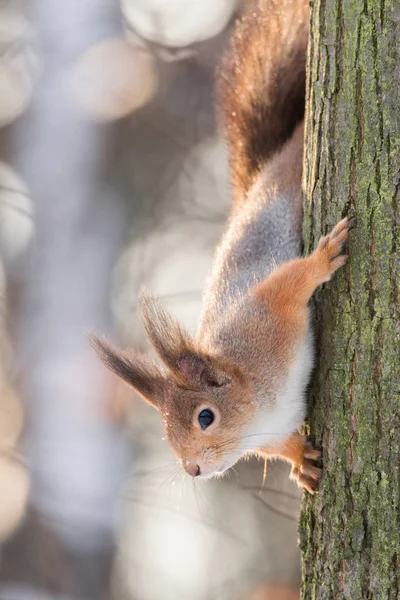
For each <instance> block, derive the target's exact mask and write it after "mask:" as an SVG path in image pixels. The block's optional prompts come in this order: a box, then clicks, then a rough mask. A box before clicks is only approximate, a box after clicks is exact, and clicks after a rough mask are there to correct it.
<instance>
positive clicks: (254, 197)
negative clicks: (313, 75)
mask: <svg viewBox="0 0 400 600" xmlns="http://www.w3.org/2000/svg"><path fill="white" fill-rule="evenodd" d="M308 34H309V6H308V0H259V1H258V3H257V5H256V7H254V6H252V8H251V10H249V11H248V12H247V13H245V14H244V15H243V16H242V17H241V18H240V19H239V21H238V23H237V24H236V28H235V31H234V33H233V35H232V39H231V44H230V48H229V49H228V51H227V53H226V55H225V57H224V58H223V60H222V63H221V66H220V68H219V72H218V76H217V85H216V95H217V103H218V108H219V111H220V114H221V119H222V124H223V128H224V131H225V138H226V141H227V146H228V150H229V163H230V170H231V181H232V193H233V203H232V210H231V215H230V219H229V222H228V226H227V230H226V232H225V234H224V236H223V239H222V241H221V243H220V245H219V248H218V249H217V252H216V257H215V261H214V265H213V268H212V271H211V275H210V279H209V282H208V285H207V288H206V291H205V294H204V299H203V307H202V312H201V317H200V325H199V328H198V331H197V334H196V336H195V337H192V336H191V335H190V334H189V333H188V332H187V331H185V330H184V329H183V328H182V327H181V326H180V324H179V323H178V322H176V321H175V319H174V318H172V316H170V315H169V314H168V313H167V312H166V310H165V309H164V308H163V306H162V305H161V303H160V300H159V299H157V298H154V297H150V296H147V295H143V297H142V311H143V318H144V325H145V329H146V332H147V336H148V338H149V340H150V342H151V344H152V346H153V348H154V350H155V352H156V353H157V355H158V357H159V358H160V359H161V363H162V366H159V365H158V364H155V363H154V362H153V361H152V360H151V359H149V358H148V357H147V356H144V355H141V354H139V353H136V352H134V351H132V350H122V349H119V348H117V347H115V346H113V345H111V344H110V343H108V342H107V341H105V340H103V339H100V338H98V337H97V336H94V337H93V338H92V343H93V346H94V348H95V350H96V351H97V353H98V355H99V356H100V358H101V359H102V360H103V362H104V363H105V364H106V366H107V367H108V368H109V369H111V371H113V372H114V373H115V374H116V375H117V376H119V377H120V378H122V379H123V380H124V381H125V382H127V383H128V384H129V385H130V386H131V387H133V388H134V389H135V390H136V391H137V392H138V393H139V394H140V395H141V396H142V397H143V398H144V399H145V400H147V402H149V403H150V404H152V405H153V406H154V407H155V408H156V409H157V410H159V411H160V413H161V416H162V420H163V423H164V429H165V437H166V439H167V442H168V444H169V446H170V448H171V449H172V451H173V452H174V454H175V455H176V456H177V458H178V459H179V461H180V463H181V465H182V467H183V468H184V469H185V471H187V473H188V474H189V475H191V476H192V477H197V476H199V477H206V478H207V477H211V476H213V475H217V474H221V473H223V472H225V471H227V470H228V469H229V468H230V467H232V466H233V465H234V464H235V463H236V462H237V461H238V460H239V459H241V458H242V457H244V456H246V455H259V456H263V457H267V458H268V457H278V458H281V459H283V460H285V461H287V462H289V463H291V465H292V469H291V478H292V479H294V480H295V481H297V483H298V484H299V486H300V487H303V488H305V489H307V490H308V491H309V492H311V493H314V492H315V491H316V489H317V488H318V483H319V480H320V477H321V469H320V468H319V467H317V466H316V464H315V463H316V461H317V460H318V459H319V458H320V452H319V451H318V450H316V449H314V448H313V446H312V445H311V443H310V442H309V441H308V440H307V438H306V437H305V436H303V435H301V434H300V433H299V427H300V426H301V425H302V422H303V420H304V417H305V412H306V400H305V391H306V387H307V384H308V381H309V378H310V374H311V370H312V366H313V341H312V331H311V326H310V315H309V308H308V301H309V299H310V298H311V296H312V294H313V293H314V291H315V289H316V288H317V287H318V286H319V285H321V284H322V283H324V282H326V281H328V280H329V279H330V278H331V277H332V275H333V274H334V273H335V271H336V270H337V269H339V268H340V267H341V266H343V265H344V264H345V263H346V261H347V258H348V257H347V255H344V254H342V253H341V250H342V246H343V244H344V242H345V240H346V239H347V237H348V233H349V230H350V228H351V226H352V224H353V222H354V220H353V219H351V218H344V219H343V220H341V221H340V222H339V223H338V224H337V225H336V227H335V228H334V229H333V230H332V231H331V232H330V233H329V234H328V235H327V236H325V237H322V238H321V240H320V241H319V243H318V246H317V248H316V250H315V251H314V252H313V253H312V254H310V255H309V256H307V257H301V243H302V238H301V216H302V207H301V182H302V159H303V137H304V108H305V80H306V75H305V68H306V51H307V44H308Z"/></svg>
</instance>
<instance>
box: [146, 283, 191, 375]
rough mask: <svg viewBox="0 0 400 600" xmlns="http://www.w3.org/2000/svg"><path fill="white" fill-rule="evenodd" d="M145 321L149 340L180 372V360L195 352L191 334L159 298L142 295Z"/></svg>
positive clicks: (167, 361)
mask: <svg viewBox="0 0 400 600" xmlns="http://www.w3.org/2000/svg"><path fill="white" fill-rule="evenodd" d="M141 303H142V311H143V322H144V326H145V329H146V333H147V335H148V337H149V340H150V342H151V344H152V346H153V348H154V350H155V351H156V352H157V354H158V356H159V357H160V358H161V360H162V361H163V363H164V364H165V365H166V366H167V367H168V368H169V369H170V370H171V371H172V372H173V373H174V374H179V368H178V366H177V365H178V360H179V358H180V357H181V356H183V355H185V354H191V353H192V352H193V348H194V343H193V340H192V338H191V337H190V335H189V334H188V333H187V331H185V330H184V329H183V328H182V327H181V326H180V325H179V323H178V322H177V321H175V319H173V318H172V317H171V315H169V314H168V313H167V312H166V310H165V309H164V307H163V306H162V305H161V303H160V300H159V299H158V298H154V297H151V296H147V295H145V294H144V293H142V295H141Z"/></svg>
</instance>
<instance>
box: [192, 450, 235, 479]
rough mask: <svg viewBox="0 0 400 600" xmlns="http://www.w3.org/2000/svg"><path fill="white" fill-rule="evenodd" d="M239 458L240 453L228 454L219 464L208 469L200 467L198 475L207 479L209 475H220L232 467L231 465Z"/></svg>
mask: <svg viewBox="0 0 400 600" xmlns="http://www.w3.org/2000/svg"><path fill="white" fill-rule="evenodd" d="M241 458H242V455H238V456H230V457H229V458H227V460H224V462H223V463H221V464H220V465H217V466H215V467H212V468H208V469H207V468H205V469H204V470H203V469H201V471H200V475H199V477H202V478H203V479H209V478H210V477H214V476H218V475H222V474H223V473H226V471H228V470H229V469H230V468H231V467H233V465H235V464H236V463H237V462H238V460H240V459H241Z"/></svg>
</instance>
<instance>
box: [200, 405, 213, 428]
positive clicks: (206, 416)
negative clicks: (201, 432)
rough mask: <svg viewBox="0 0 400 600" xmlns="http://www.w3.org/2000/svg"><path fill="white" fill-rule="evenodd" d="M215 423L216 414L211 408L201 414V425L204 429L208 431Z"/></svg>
mask: <svg viewBox="0 0 400 600" xmlns="http://www.w3.org/2000/svg"><path fill="white" fill-rule="evenodd" d="M213 421H214V413H213V411H212V410H210V409H209V408H205V409H204V410H202V411H201V413H200V414H199V425H200V427H201V428H202V429H207V427H209V426H210V425H211V423H212V422H213Z"/></svg>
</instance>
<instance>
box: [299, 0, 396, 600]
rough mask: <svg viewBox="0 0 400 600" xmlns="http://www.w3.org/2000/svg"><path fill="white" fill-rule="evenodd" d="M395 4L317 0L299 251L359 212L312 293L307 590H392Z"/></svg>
mask: <svg viewBox="0 0 400 600" xmlns="http://www.w3.org/2000/svg"><path fill="white" fill-rule="evenodd" d="M399 33H400V5H399V3H398V2H396V0H388V1H385V0H346V1H343V0H316V1H315V2H313V8H312V18H311V38H310V50H309V63H308V67H309V69H308V100H307V117H306V150H305V174H304V178H305V179H304V180H305V204H304V241H305V250H306V251H311V250H312V249H313V248H314V247H315V245H316V242H317V240H318V238H319V236H320V235H321V234H323V233H326V232H327V231H328V230H329V229H330V228H331V227H332V226H333V225H334V224H335V223H336V222H337V221H338V220H339V219H340V218H341V217H343V216H345V215H347V214H349V213H350V214H351V213H354V214H355V215H356V216H357V222H358V224H357V228H356V229H355V230H353V231H352V232H351V239H350V242H349V253H350V261H349V263H348V265H346V267H345V268H344V269H342V270H341V272H339V273H337V274H336V275H335V278H334V280H333V281H332V282H330V283H329V284H327V285H325V286H324V287H323V288H322V289H320V290H319V291H318V293H317V294H316V296H315V301H314V302H315V318H314V323H315V331H316V359H317V360H316V363H317V364H316V370H315V372H314V377H313V382H312V384H311V389H310V418H309V423H310V431H311V433H312V435H313V437H314V438H315V442H316V445H317V447H321V448H322V449H323V469H324V474H323V480H322V484H321V487H320V493H319V494H317V495H316V496H315V497H313V498H312V497H310V496H307V497H306V499H305V501H304V505H303V509H302V516H301V520H300V538H301V547H302V554H303V564H302V569H303V583H302V598H303V599H307V600H311V599H313V600H317V599H318V600H322V599H323V600H328V599H333V600H338V599H341V598H346V599H347V598H348V599H349V600H361V599H362V600H365V599H373V600H375V599H379V600H395V599H397V598H399V593H400V561H399V555H398V553H399V540H400V523H399V514H400V510H399V503H400V495H399V448H400V418H399V417H400V410H399V399H400V341H399V340H400V300H399V282H400V255H399V249H398V246H399V240H400V235H399V234H400V232H399V229H400V209H399V204H398V200H399V189H400V172H399V168H400V152H399V150H400V148H399V146H400V102H399V92H398V90H399V85H400V77H399V75H400V52H399V42H398V40H399Z"/></svg>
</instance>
